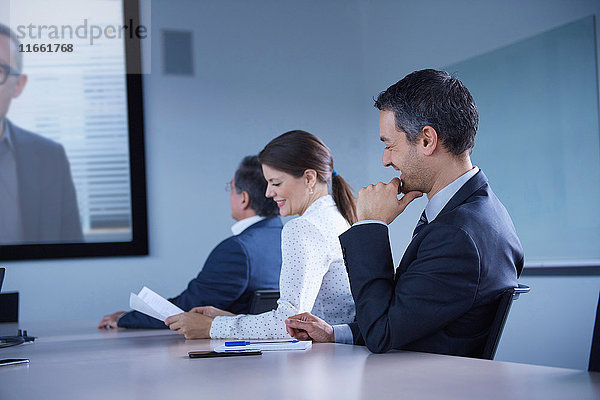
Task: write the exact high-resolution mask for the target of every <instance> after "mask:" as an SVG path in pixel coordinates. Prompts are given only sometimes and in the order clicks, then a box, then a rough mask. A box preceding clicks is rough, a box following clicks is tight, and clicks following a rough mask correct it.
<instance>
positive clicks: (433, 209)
mask: <svg viewBox="0 0 600 400" xmlns="http://www.w3.org/2000/svg"><path fill="white" fill-rule="evenodd" d="M477 172H479V168H478V167H473V168H471V169H470V170H469V171H467V172H465V173H464V174H462V175H461V176H460V177H458V178H457V179H455V180H454V181H452V183H450V184H448V185H446V186H445V187H444V188H443V189H442V190H440V191H439V192H437V193H436V194H435V195H434V196H433V197H432V198H431V199H429V201H428V202H427V206H426V207H425V216H426V217H427V222H428V223H431V222H432V221H433V220H434V219H436V218H437V216H438V215H439V214H440V212H442V210H443V209H444V207H446V204H448V202H449V201H450V199H451V198H452V197H454V195H455V194H456V192H458V191H459V190H460V188H461V187H463V185H464V184H465V183H467V181H468V180H469V179H471V178H472V177H474V176H475V174H476V173H477ZM366 223H379V224H384V225H386V226H387V224H386V223H385V222H383V221H376V220H368V221H358V222H357V223H355V224H354V225H362V224H366ZM333 332H334V336H335V342H336V343H345V344H353V343H354V339H353V337H352V330H351V329H350V327H349V326H348V325H345V324H344V325H336V326H334V327H333Z"/></svg>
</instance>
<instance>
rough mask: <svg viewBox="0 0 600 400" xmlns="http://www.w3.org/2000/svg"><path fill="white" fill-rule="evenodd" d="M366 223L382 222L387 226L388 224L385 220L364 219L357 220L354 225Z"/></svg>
mask: <svg viewBox="0 0 600 400" xmlns="http://www.w3.org/2000/svg"><path fill="white" fill-rule="evenodd" d="M365 224H382V225H385V226H387V224H386V223H385V222H383V221H379V220H377V219H365V220H362V221H356V222H355V223H354V224H353V225H352V226H357V225H365Z"/></svg>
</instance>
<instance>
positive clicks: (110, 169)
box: [0, 0, 148, 246]
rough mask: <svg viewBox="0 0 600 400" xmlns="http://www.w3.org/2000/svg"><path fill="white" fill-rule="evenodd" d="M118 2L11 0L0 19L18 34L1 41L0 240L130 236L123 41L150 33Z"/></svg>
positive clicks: (106, 239) (70, 240) (128, 108)
mask: <svg viewBox="0 0 600 400" xmlns="http://www.w3.org/2000/svg"><path fill="white" fill-rule="evenodd" d="M2 1H7V0H2ZM126 3H127V0H126V1H124V2H122V1H120V0H86V1H80V0H59V1H53V2H47V1H40V0H19V1H10V4H9V15H8V16H9V18H6V16H7V15H6V13H4V14H3V16H2V17H0V18H1V19H0V23H2V24H3V25H5V26H8V27H9V28H10V29H11V30H12V33H13V34H14V35H15V36H16V38H17V39H18V44H17V43H15V40H14V37H13V40H11V41H10V46H11V47H10V48H8V47H7V46H6V45H4V46H0V64H2V66H1V67H2V68H0V82H2V80H3V79H5V80H6V82H4V83H3V84H2V85H0V97H1V98H0V104H5V103H8V111H7V112H6V113H5V114H4V115H3V110H2V108H0V120H2V121H3V124H2V126H0V128H2V129H3V135H2V136H1V140H0V164H2V163H4V164H2V165H1V166H0V167H4V166H5V165H8V168H7V169H5V171H8V172H7V173H5V174H0V186H2V188H0V189H2V191H3V193H4V195H1V194H0V209H4V210H5V212H2V211H0V221H2V224H0V225H2V228H0V246H7V245H20V244H21V245H22V244H27V245H31V244H52V243H57V244H63V243H74V244H76V243H114V242H131V241H132V240H133V207H134V205H133V203H132V163H131V154H132V151H133V150H135V149H132V148H131V146H130V144H131V143H133V142H132V141H131V137H130V133H131V132H130V130H131V124H130V122H131V121H130V111H131V105H130V101H131V97H132V96H134V95H135V96H138V97H139V96H141V91H140V92H139V93H128V74H127V72H128V65H127V62H126V59H127V57H126V45H125V42H126V40H127V38H128V36H129V37H131V36H132V35H137V37H138V38H140V37H146V36H145V35H147V34H148V33H147V31H146V29H147V28H146V27H143V26H141V27H140V26H139V25H135V24H133V20H129V22H130V25H129V26H128V25H127V20H126V18H124V8H125V7H126ZM50 4H51V7H49V5H50ZM136 4H137V3H136ZM136 29H137V30H136ZM0 38H2V35H0ZM4 38H6V35H4ZM7 42H8V41H7V40H4V42H3V43H5V44H6V43H7ZM138 51H139V50H138ZM2 74H4V78H3V77H2ZM138 79H139V76H138ZM129 89H131V85H129ZM139 101H140V102H141V99H139ZM4 108H6V107H4ZM140 124H141V123H140ZM142 144H143V143H142ZM141 151H142V152H143V148H142V149H141ZM3 152H5V153H6V154H8V156H6V157H2V154H4V153H3ZM142 159H143V158H142ZM142 168H143V165H142ZM143 192H144V193H145V189H144V190H143ZM142 200H143V208H144V218H145V198H144V199H142ZM138 201H140V199H136V202H138ZM144 228H145V224H144ZM144 235H145V232H144Z"/></svg>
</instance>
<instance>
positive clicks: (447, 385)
mask: <svg viewBox="0 0 600 400" xmlns="http://www.w3.org/2000/svg"><path fill="white" fill-rule="evenodd" d="M96 323H97V321H96V322H94V321H90V322H87V323H85V322H67V323H63V324H60V325H59V324H58V323H56V322H53V323H36V324H33V323H29V324H21V326H20V327H21V328H22V329H27V330H28V333H29V334H30V335H33V336H37V337H38V339H36V341H35V343H33V344H25V345H20V346H15V347H11V348H4V349H0V358H18V357H21V358H29V359H30V360H31V362H30V364H29V365H16V366H7V367H0V399H1V400H9V399H19V400H27V399H102V400H107V399H204V398H206V399H235V400H245V399H327V400H330V399H345V400H352V399H436V400H437V399H502V400H506V399H569V400H570V399H572V400H583V399H600V373H588V372H586V371H578V370H569V369H562V368H551V367H542V366H534V365H526V364H516V363H507V362H498V361H486V360H476V359H469V358H461V357H450V356H440V355H434V354H425V353H415V352H392V353H388V354H371V353H369V351H368V350H367V349H366V348H365V347H360V346H351V345H341V344H314V345H313V348H312V349H311V350H307V351H298V352H265V353H263V355H262V356H257V357H250V356H248V357H232V358H212V359H189V358H188V357H187V353H188V351H194V350H210V349H212V348H213V347H215V346H217V345H219V344H222V343H223V341H222V340H187V341H186V340H185V339H184V338H183V337H182V336H180V335H177V334H175V333H172V332H170V331H168V330H108V331H106V330H102V331H99V330H97V329H96ZM17 328H18V326H17V324H0V335H8V334H14V332H15V331H16V329H17Z"/></svg>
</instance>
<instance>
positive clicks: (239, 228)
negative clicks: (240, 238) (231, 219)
mask: <svg viewBox="0 0 600 400" xmlns="http://www.w3.org/2000/svg"><path fill="white" fill-rule="evenodd" d="M263 219H265V217H261V216H260V215H255V216H254V217H248V218H244V219H242V220H239V221H238V222H236V223H235V224H233V225H232V226H231V232H232V233H233V235H234V236H237V235H239V234H240V233H242V232H244V231H245V230H246V228H249V227H250V226H251V225H254V224H255V223H257V222H259V221H262V220H263Z"/></svg>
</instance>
